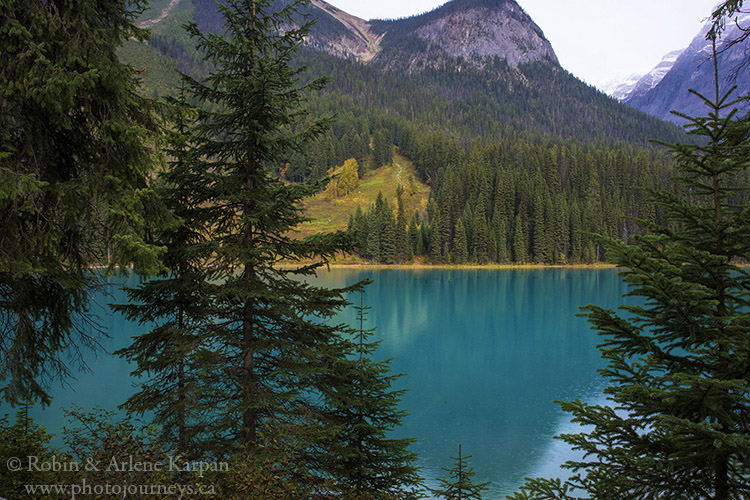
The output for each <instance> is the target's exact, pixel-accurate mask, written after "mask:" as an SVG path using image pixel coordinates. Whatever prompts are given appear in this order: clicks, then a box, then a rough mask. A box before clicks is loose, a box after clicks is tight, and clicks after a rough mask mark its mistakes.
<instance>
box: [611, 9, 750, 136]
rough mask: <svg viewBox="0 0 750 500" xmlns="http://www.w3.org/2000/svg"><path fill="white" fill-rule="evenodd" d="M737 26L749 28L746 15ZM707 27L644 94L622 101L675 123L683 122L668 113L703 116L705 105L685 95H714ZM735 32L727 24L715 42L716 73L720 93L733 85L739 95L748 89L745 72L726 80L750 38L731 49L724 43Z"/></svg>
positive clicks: (746, 52) (747, 53)
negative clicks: (675, 112) (717, 55)
mask: <svg viewBox="0 0 750 500" xmlns="http://www.w3.org/2000/svg"><path fill="white" fill-rule="evenodd" d="M737 23H739V25H740V26H743V27H750V14H744V15H742V17H740V18H739V19H737ZM709 27H710V23H706V25H705V26H704V27H703V29H702V30H701V31H700V33H698V34H697V35H696V36H695V38H693V41H692V42H691V43H690V46H689V47H688V48H687V49H685V50H684V51H683V52H682V53H681V54H680V56H679V57H678V58H677V60H676V61H675V63H674V65H673V66H672V67H671V69H670V70H669V71H668V72H667V73H666V75H664V77H663V78H662V79H661V80H660V81H659V83H658V84H657V85H655V86H653V87H652V88H648V89H645V92H637V91H634V92H632V93H631V95H630V96H628V97H627V98H626V99H625V100H624V101H623V102H625V103H626V104H628V105H630V106H632V107H634V108H636V109H639V110H641V111H645V112H646V113H648V114H650V115H653V116H656V117H659V118H661V119H664V120H670V121H673V122H675V123H683V122H684V120H683V119H682V118H680V117H678V116H675V115H674V114H672V113H671V111H672V110H676V111H679V112H681V113H684V114H687V115H690V116H697V115H702V114H704V113H705V106H704V105H703V103H702V101H701V100H700V98H698V97H697V96H695V95H693V94H691V93H690V92H689V89H694V90H696V91H697V92H700V93H701V94H703V95H705V96H707V97H713V95H714V93H715V91H714V90H713V88H714V83H713V82H714V65H713V62H712V60H711V54H712V48H711V42H709V41H707V40H706V33H707V32H708V29H709ZM739 33H740V30H739V28H738V27H737V25H736V24H735V23H734V22H728V23H727V30H726V32H725V33H724V34H723V35H722V39H720V40H719V42H718V43H717V50H718V52H719V57H718V60H719V72H720V74H721V75H723V77H724V78H723V80H722V82H721V92H722V93H723V92H725V91H726V90H728V89H729V88H731V86H733V85H737V86H738V88H739V89H740V90H741V91H742V92H743V93H744V92H746V91H747V89H748V88H750V75H748V73H747V71H742V72H739V73H738V74H737V75H736V76H737V78H736V79H730V78H727V75H730V74H731V73H732V70H733V69H735V68H736V67H737V65H738V64H740V63H741V62H742V61H746V60H748V58H750V39H749V40H746V41H745V42H744V43H742V44H737V45H734V46H731V47H730V46H728V45H726V43H727V41H728V40H733V39H734V38H735V37H737V36H738V35H739ZM743 89H744V90H743ZM743 106H744V108H743V109H744V111H747V110H748V108H747V104H744V105H743Z"/></svg>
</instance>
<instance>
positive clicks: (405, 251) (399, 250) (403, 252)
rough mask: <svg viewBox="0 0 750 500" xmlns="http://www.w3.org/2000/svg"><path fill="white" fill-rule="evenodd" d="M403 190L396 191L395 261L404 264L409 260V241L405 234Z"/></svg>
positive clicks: (399, 188)
mask: <svg viewBox="0 0 750 500" xmlns="http://www.w3.org/2000/svg"><path fill="white" fill-rule="evenodd" d="M403 192H404V190H403V188H402V187H401V186H399V187H398V189H397V191H396V207H397V208H396V236H395V237H396V260H397V261H398V262H404V261H406V260H411V257H412V256H411V251H410V246H409V240H408V237H407V233H406V211H405V210H404V202H403V199H402V197H403Z"/></svg>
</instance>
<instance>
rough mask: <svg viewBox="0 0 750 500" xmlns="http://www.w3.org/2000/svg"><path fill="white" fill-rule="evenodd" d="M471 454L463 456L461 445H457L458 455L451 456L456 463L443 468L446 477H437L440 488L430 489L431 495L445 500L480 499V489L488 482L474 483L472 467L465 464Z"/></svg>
mask: <svg viewBox="0 0 750 500" xmlns="http://www.w3.org/2000/svg"><path fill="white" fill-rule="evenodd" d="M469 458H471V455H468V456H463V455H462V452H461V445H460V444H459V445H458V456H457V457H451V459H453V460H455V461H456V463H455V465H454V466H453V467H451V468H450V469H446V468H443V470H444V471H445V472H447V473H448V477H442V478H440V479H438V481H439V482H440V488H437V489H432V488H430V491H431V492H432V494H433V495H437V496H438V497H440V498H445V499H446V500H471V499H474V500H482V491H484V490H486V489H487V487H488V485H489V484H490V483H489V482H486V483H478V484H474V482H473V481H472V478H473V477H474V469H473V468H472V467H469V466H468V465H467V463H466V462H467V460H468V459H469Z"/></svg>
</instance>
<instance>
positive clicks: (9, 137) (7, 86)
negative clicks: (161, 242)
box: [0, 0, 160, 404]
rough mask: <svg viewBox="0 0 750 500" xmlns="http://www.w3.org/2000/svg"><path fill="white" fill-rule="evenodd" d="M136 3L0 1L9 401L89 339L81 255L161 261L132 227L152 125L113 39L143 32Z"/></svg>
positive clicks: (0, 352) (0, 364)
mask: <svg viewBox="0 0 750 500" xmlns="http://www.w3.org/2000/svg"><path fill="white" fill-rule="evenodd" d="M140 4H141V2H139V1H137V0H136V1H135V2H127V1H124V0H101V1H91V0H80V1H75V2H69V1H62V0H47V1H25V0H2V1H0V12H2V16H0V54H2V59H3V62H2V64H1V65H0V220H2V224H0V397H1V398H2V399H5V400H7V401H10V402H11V403H18V402H20V401H24V400H26V399H39V400H41V401H42V403H44V404H49V402H50V396H49V394H48V392H47V388H48V386H49V384H50V383H51V382H53V381H57V380H67V379H69V378H70V377H71V375H72V374H73V371H74V370H75V368H77V367H78V365H84V363H83V361H82V357H81V356H80V352H79V350H80V349H81V348H91V347H96V345H97V338H98V337H97V333H98V328H97V326H96V320H95V318H94V316H93V315H92V314H91V311H90V308H89V296H90V293H91V290H92V287H93V286H94V285H95V284H96V283H97V280H96V276H95V275H94V274H93V273H91V272H90V267H91V266H93V265H100V264H106V265H109V266H110V269H113V268H114V266H115V265H123V266H124V265H129V264H131V263H135V265H136V269H137V270H138V271H141V272H145V273H151V272H154V271H157V270H158V269H159V268H160V266H159V262H158V261H159V252H160V249H159V248H155V247H153V246H151V245H148V244H146V243H145V242H144V240H143V235H144V230H145V229H148V228H150V227H151V226H152V225H153V224H154V223H155V222H156V219H155V218H154V217H146V216H145V215H144V213H145V212H146V210H147V209H148V207H149V206H157V205H158V204H156V203H155V201H154V198H153V197H152V196H151V195H152V193H151V191H150V190H149V188H148V182H147V176H148V173H149V172H150V171H151V170H152V169H153V160H152V151H151V147H150V146H152V145H155V134H154V131H156V130H157V129H158V125H157V123H156V122H155V121H154V119H153V110H154V107H153V104H152V103H151V102H150V101H149V100H147V99H144V98H141V97H139V95H138V93H137V92H136V89H137V86H138V80H137V78H136V73H135V72H134V69H133V68H132V67H131V66H129V65H126V64H123V63H122V62H120V59H119V58H118V56H117V53H116V51H117V49H118V47H119V46H120V45H121V44H122V43H123V42H124V41H125V40H128V39H130V38H137V39H143V38H144V36H145V32H144V31H143V30H140V29H138V28H136V26H135V24H134V19H135V16H136V14H137V11H138V10H139V7H140ZM63 352H66V355H65V356H63ZM69 359H72V360H73V362H71V361H69Z"/></svg>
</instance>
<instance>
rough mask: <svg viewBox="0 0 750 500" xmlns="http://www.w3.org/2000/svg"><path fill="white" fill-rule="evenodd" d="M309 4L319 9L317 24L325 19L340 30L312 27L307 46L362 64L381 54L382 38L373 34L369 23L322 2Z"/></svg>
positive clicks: (317, 1) (316, 1) (314, 0)
mask: <svg viewBox="0 0 750 500" xmlns="http://www.w3.org/2000/svg"><path fill="white" fill-rule="evenodd" d="M311 4H312V6H313V7H314V8H317V9H318V12H317V13H318V16H316V17H317V18H318V20H319V22H320V18H321V17H325V18H327V19H328V22H329V23H339V26H338V28H339V29H325V26H322V27H320V28H319V27H318V26H314V27H313V30H312V32H311V34H310V36H309V37H308V38H307V40H306V42H307V44H308V45H309V46H311V47H313V48H315V49H318V50H322V51H324V52H328V53H329V54H332V55H334V56H337V57H341V58H344V59H356V60H358V61H364V62H367V61H370V60H371V59H372V58H373V57H375V55H377V53H378V52H380V40H381V39H382V35H376V34H375V33H373V32H372V30H371V29H370V24H369V23H368V22H366V21H364V20H363V19H360V18H358V17H356V16H353V15H351V14H348V13H347V12H344V11H343V10H341V9H338V8H336V7H334V6H333V5H331V4H329V3H327V2H324V1H323V0H312V1H311Z"/></svg>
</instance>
